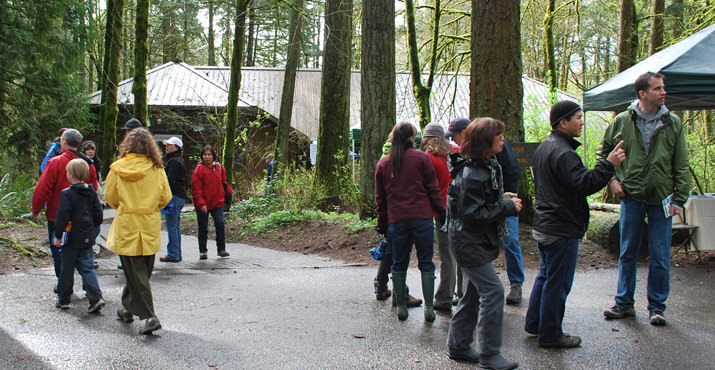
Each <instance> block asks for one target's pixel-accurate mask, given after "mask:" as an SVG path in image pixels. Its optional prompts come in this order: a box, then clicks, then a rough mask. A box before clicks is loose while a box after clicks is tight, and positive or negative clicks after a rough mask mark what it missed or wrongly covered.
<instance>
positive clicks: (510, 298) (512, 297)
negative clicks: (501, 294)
mask: <svg viewBox="0 0 715 370" xmlns="http://www.w3.org/2000/svg"><path fill="white" fill-rule="evenodd" d="M519 303H521V284H515V285H512V286H511V289H510V290H509V294H508V295H507V296H506V304H519Z"/></svg>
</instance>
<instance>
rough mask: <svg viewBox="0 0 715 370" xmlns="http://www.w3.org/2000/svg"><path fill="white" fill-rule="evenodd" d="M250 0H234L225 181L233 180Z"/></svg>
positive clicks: (224, 152)
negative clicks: (247, 12) (242, 64)
mask: <svg viewBox="0 0 715 370" xmlns="http://www.w3.org/2000/svg"><path fill="white" fill-rule="evenodd" d="M250 2H251V0H236V2H235V4H236V9H235V11H236V27H235V29H234V32H233V53H232V55H231V82H230V83H229V87H228V106H227V107H226V111H227V114H226V139H225V141H224V143H223V166H224V167H225V168H226V181H228V183H229V184H230V183H231V182H232V180H233V153H234V151H233V148H234V146H235V145H234V142H233V141H234V139H235V138H236V125H237V122H238V92H239V91H240V89H241V62H242V61H243V46H244V45H243V43H244V39H243V34H244V33H245V29H246V11H247V9H248V3H250Z"/></svg>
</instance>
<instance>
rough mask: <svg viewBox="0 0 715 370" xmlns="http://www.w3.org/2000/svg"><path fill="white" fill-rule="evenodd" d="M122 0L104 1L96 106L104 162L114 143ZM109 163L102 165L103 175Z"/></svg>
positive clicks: (110, 157)
mask: <svg viewBox="0 0 715 370" xmlns="http://www.w3.org/2000/svg"><path fill="white" fill-rule="evenodd" d="M123 14H124V0H107V28H106V31H105V35H104V66H103V68H102V76H101V78H102V82H101V86H102V102H101V105H100V109H99V127H100V136H101V138H102V141H101V145H100V147H99V155H100V158H104V161H105V163H112V162H114V158H115V152H116V150H115V145H116V142H117V114H118V113H119V110H118V109H117V86H118V85H119V72H120V71H119V65H120V60H119V59H120V57H121V53H122V33H123V29H122V28H123V27H122V15H123ZM108 171H109V166H104V167H103V172H104V173H103V175H105V176H106V174H107V172H108Z"/></svg>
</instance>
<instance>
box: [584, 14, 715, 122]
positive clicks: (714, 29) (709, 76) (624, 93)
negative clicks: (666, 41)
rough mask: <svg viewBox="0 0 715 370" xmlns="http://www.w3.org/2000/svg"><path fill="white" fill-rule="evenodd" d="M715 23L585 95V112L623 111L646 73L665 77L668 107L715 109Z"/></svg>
mask: <svg viewBox="0 0 715 370" xmlns="http://www.w3.org/2000/svg"><path fill="white" fill-rule="evenodd" d="M714 59H715V24H713V25H710V26H708V27H707V28H705V29H703V30H701V31H699V32H697V33H695V34H693V35H692V36H690V37H688V38H686V39H684V40H682V41H680V42H678V43H676V44H674V45H671V46H670V47H668V48H666V49H663V50H661V51H659V52H657V53H655V54H653V55H651V56H650V57H648V58H647V59H645V60H643V61H642V62H640V63H638V64H636V65H634V66H632V67H631V68H628V69H627V70H625V71H623V72H621V73H619V74H618V75H616V76H615V77H613V78H612V79H610V80H608V81H606V82H604V83H602V84H600V85H598V86H596V87H594V88H592V89H590V90H587V91H585V92H584V93H583V109H584V110H585V111H623V110H625V109H626V107H628V105H629V104H630V103H631V102H632V101H633V100H635V98H636V92H635V90H634V87H633V83H634V82H635V80H636V78H637V77H638V76H639V75H641V74H643V73H645V72H649V71H650V72H660V73H662V74H663V75H665V89H666V91H667V92H668V95H667V96H666V98H665V105H666V106H667V107H668V109H670V110H673V111H678V110H699V109H714V108H715V60H714Z"/></svg>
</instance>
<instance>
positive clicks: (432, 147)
mask: <svg viewBox="0 0 715 370" xmlns="http://www.w3.org/2000/svg"><path fill="white" fill-rule="evenodd" d="M421 149H422V151H423V152H427V153H432V154H434V155H436V156H437V157H444V156H445V155H447V154H449V153H451V152H452V146H451V145H449V142H448V141H447V139H445V138H443V137H439V136H425V137H423V138H422V147H421Z"/></svg>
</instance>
